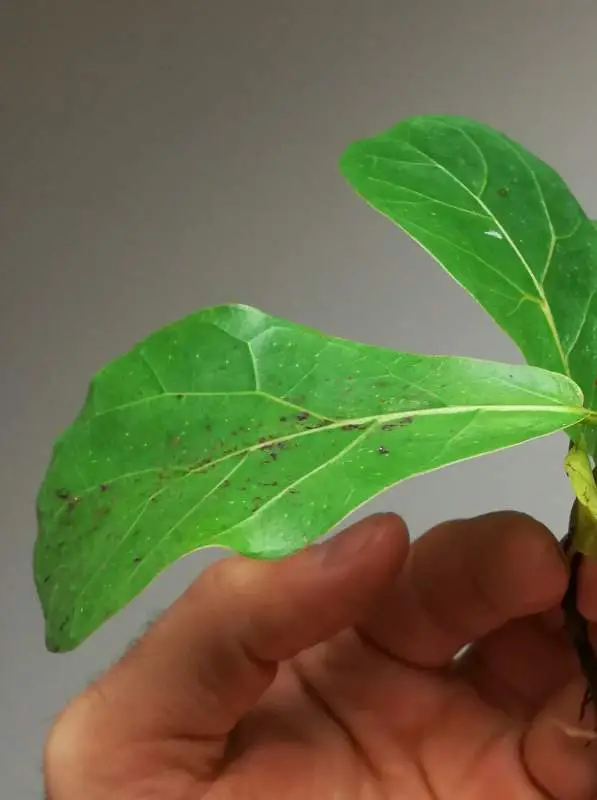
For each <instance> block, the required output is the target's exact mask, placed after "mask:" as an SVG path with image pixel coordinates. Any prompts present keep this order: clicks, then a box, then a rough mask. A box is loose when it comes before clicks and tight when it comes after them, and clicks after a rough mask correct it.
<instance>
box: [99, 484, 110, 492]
mask: <svg viewBox="0 0 597 800" xmlns="http://www.w3.org/2000/svg"><path fill="white" fill-rule="evenodd" d="M109 488H110V487H109V486H108V484H107V483H100V487H99V490H100V492H107V491H108V489H109Z"/></svg>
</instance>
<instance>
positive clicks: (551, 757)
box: [521, 678, 597, 800]
mask: <svg viewBox="0 0 597 800" xmlns="http://www.w3.org/2000/svg"><path fill="white" fill-rule="evenodd" d="M585 688H586V683H585V682H584V680H582V679H581V678H577V679H576V680H574V681H572V682H570V683H569V684H567V685H566V686H565V687H564V688H563V689H560V690H559V691H558V692H557V693H556V694H555V695H554V696H553V697H552V699H551V701H550V702H549V703H548V705H547V706H546V707H545V708H544V709H542V711H541V712H540V713H539V714H538V715H537V716H536V718H535V719H534V721H533V723H532V724H531V726H530V728H529V729H528V731H527V733H526V734H525V735H524V737H523V740H522V745H521V756H522V761H523V764H524V766H525V768H526V770H527V773H528V775H529V777H530V779H531V781H532V782H533V783H534V784H535V785H536V786H537V787H538V788H539V789H540V790H541V791H543V792H545V793H546V794H547V796H548V797H553V798H556V800H593V799H594V798H595V796H597V758H596V757H595V754H596V748H597V741H596V738H595V733H594V732H593V728H594V724H595V723H594V719H595V718H594V714H593V712H592V710H589V711H588V712H587V715H586V719H585V720H584V721H583V723H582V724H581V723H579V722H578V710H579V708H580V705H581V702H582V698H583V695H584V692H585ZM587 745H588V746H587Z"/></svg>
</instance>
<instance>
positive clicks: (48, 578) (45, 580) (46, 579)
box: [43, 575, 50, 583]
mask: <svg viewBox="0 0 597 800" xmlns="http://www.w3.org/2000/svg"><path fill="white" fill-rule="evenodd" d="M49 580H50V576H49V575H46V577H45V578H44V580H43V582H44V583H47V582H48V581H49Z"/></svg>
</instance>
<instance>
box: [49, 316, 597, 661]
mask: <svg viewBox="0 0 597 800" xmlns="http://www.w3.org/2000/svg"><path fill="white" fill-rule="evenodd" d="M585 416H586V412H585V411H584V410H583V408H582V394H581V392H580V390H579V388H578V387H577V386H576V385H575V384H574V383H573V382H572V381H571V380H569V379H568V378H566V377H565V376H562V375H559V374H552V373H549V372H546V371H543V370H540V369H535V368H531V367H526V366H508V365H502V364H495V363H490V362H484V361H478V360H474V359H466V358H454V357H440V356H422V355H414V354H408V353H398V352H395V351H392V350H389V349H385V348H379V347H373V346H370V345H365V344H358V343H355V342H350V341H346V340H343V339H339V338H335V337H331V336H326V335H324V334H322V333H319V332H317V331H314V330H311V329H309V328H305V327H302V326H299V325H295V324H292V323H290V322H286V321H284V320H281V319H277V318H275V317H271V316H268V315H267V314H264V313H262V312H260V311H258V310H256V309H252V308H248V307H246V306H224V307H218V308H213V309H208V310H205V311H201V312H198V313H196V314H193V315H191V316H189V317H187V318H186V319H184V320H182V321H180V322H178V323H176V324H173V325H170V326H168V327H167V328H165V329H163V330H161V331H158V332H157V333H154V334H153V335H151V336H150V337H149V338H147V339H146V340H145V341H143V342H141V343H140V344H139V345H137V346H136V347H135V348H134V349H133V350H132V351H131V352H129V353H128V354H126V355H124V356H122V357H121V358H118V359H116V360H115V361H113V362H112V363H110V364H109V365H108V366H107V367H105V368H104V369H103V370H102V371H101V372H100V373H99V374H98V375H97V376H96V377H95V379H94V380H93V382H92V384H91V387H90V390H89V393H88V396H87V399H86V402H85V404H84V407H83V409H82V411H81V414H80V415H79V417H78V418H77V419H76V420H75V422H74V423H73V424H72V425H71V427H69V428H68V429H67V430H66V431H65V432H64V433H63V434H62V436H61V437H60V438H59V439H58V441H57V443H56V445H55V447H54V452H53V456H52V460H51V464H50V466H49V469H48V472H47V474H46V476H45V479H44V481H43V484H42V486H41V489H40V492H39V495H38V520H39V535H38V539H37V542H36V546H35V579H36V584H37V588H38V592H39V596H40V598H41V602H42V605H43V610H44V614H45V619H46V641H47V646H48V648H49V649H50V650H53V651H66V650H69V649H72V648H74V647H75V646H76V645H77V644H79V643H80V642H81V641H82V640H83V639H85V638H86V637H87V636H88V635H89V634H91V633H92V632H93V631H94V630H95V629H96V628H97V627H98V626H99V625H101V624H102V623H103V622H104V621H105V620H107V619H108V618H109V617H110V616H112V615H113V614H114V613H115V612H116V611H118V610H119V609H120V608H121V607H122V606H124V605H125V604H126V603H127V602H129V601H130V600H131V599H132V598H133V597H134V596H135V595H137V594H138V593H139V592H140V591H141V590H142V589H143V588H144V587H145V586H147V584H149V583H150V581H152V580H153V578H155V576H156V575H157V574H158V573H160V572H161V571H162V570H164V569H165V568H166V567H167V566H168V565H170V564H171V563H172V562H174V561H175V560H177V559H179V558H181V557H182V556H184V555H186V554H187V553H189V552H191V551H193V550H196V549H198V548H202V547H205V546H209V545H219V546H223V547H226V548H231V549H233V550H235V551H237V552H239V553H244V554H247V555H250V556H257V557H278V556H281V555H284V554H287V553H290V552H292V551H294V550H297V549H299V548H301V547H303V546H305V545H306V544H307V543H308V542H310V541H312V540H314V539H315V538H316V537H318V536H319V535H321V534H323V533H325V532H326V531H328V530H329V529H330V528H331V527H332V526H333V525H335V524H336V523H338V522H339V521H340V520H342V519H343V518H344V517H345V516H346V515H347V514H348V513H349V512H351V511H352V510H354V509H355V508H357V507H358V506H360V505H362V504H363V503H365V502H366V501H367V500H369V499H370V498H371V497H373V496H374V495H376V494H378V493H379V492H382V491H383V490H385V489H386V488H388V487H390V486H391V485H392V484H395V483H397V482H398V481H401V480H403V479H405V478H408V477H410V476H412V475H416V474H419V473H422V472H427V471H430V470H434V469H437V468H438V467H442V466H444V465H446V464H450V463H453V462H456V461H461V460H463V459H467V458H471V457H473V456H477V455H480V454H482V453H488V452H490V451H493V450H497V449H500V448H505V447H509V446H511V445H515V444H518V443H519V442H523V441H525V440H527V439H532V438H534V437H538V436H543V435H546V434H548V433H551V432H553V431H557V430H561V429H564V428H567V427H569V426H572V425H575V424H576V423H578V422H579V421H581V420H583V419H584V418H585Z"/></svg>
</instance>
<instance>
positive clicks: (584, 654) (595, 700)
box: [561, 503, 597, 721]
mask: <svg viewBox="0 0 597 800" xmlns="http://www.w3.org/2000/svg"><path fill="white" fill-rule="evenodd" d="M576 519H577V514H576V503H575V504H574V506H573V508H572V512H571V514H570V523H569V526H568V533H567V534H566V536H565V537H564V539H563V540H562V543H561V546H562V550H563V551H564V553H565V554H566V555H567V556H568V560H569V563H570V580H569V582H568V587H567V589H566V592H565V594H564V597H563V599H562V603H561V607H562V611H563V613H564V624H565V627H566V630H567V632H568V636H569V637H570V642H571V644H572V646H573V648H574V650H575V651H576V655H577V657H578V661H579V664H580V669H581V671H582V674H583V676H584V677H585V680H586V681H587V689H586V691H585V694H584V697H583V700H582V703H581V707H580V715H579V719H580V720H581V721H582V720H583V719H584V716H585V713H586V710H587V708H588V706H589V704H590V703H592V705H593V708H594V710H595V717H596V720H597V654H596V653H595V651H594V650H593V645H592V644H591V639H590V636H589V623H588V620H587V619H586V618H585V617H584V616H583V615H582V614H581V613H580V611H579V610H578V604H577V601H578V576H579V571H580V567H581V564H582V561H583V558H584V556H583V554H582V553H580V552H578V551H577V550H575V549H574V534H575V528H576V525H575V520H576Z"/></svg>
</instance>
